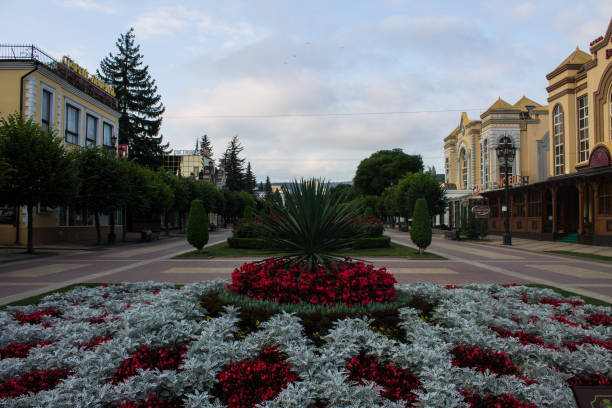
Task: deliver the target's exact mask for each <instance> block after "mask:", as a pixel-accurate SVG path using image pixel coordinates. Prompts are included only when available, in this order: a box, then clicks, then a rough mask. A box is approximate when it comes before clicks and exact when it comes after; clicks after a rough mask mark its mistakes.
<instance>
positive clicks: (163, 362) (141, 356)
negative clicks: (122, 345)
mask: <svg viewBox="0 0 612 408" xmlns="http://www.w3.org/2000/svg"><path fill="white" fill-rule="evenodd" d="M186 352H187V346H186V345H184V344H182V345H180V346H178V347H174V348H170V347H164V348H160V349H152V348H151V347H149V346H142V347H141V348H139V349H138V350H137V351H136V352H135V353H134V354H132V357H130V358H128V359H127V360H125V361H124V362H123V363H121V365H120V366H119V367H118V368H117V371H116V373H115V375H113V376H112V377H111V378H110V379H109V380H108V381H109V382H112V383H113V384H116V383H118V382H119V381H125V380H126V379H128V378H130V377H131V376H133V375H134V374H136V371H137V370H138V369H139V368H142V369H143V370H153V369H155V368H157V369H159V370H160V371H163V370H177V369H178V367H179V365H180V364H181V363H182V360H183V354H185V353H186Z"/></svg>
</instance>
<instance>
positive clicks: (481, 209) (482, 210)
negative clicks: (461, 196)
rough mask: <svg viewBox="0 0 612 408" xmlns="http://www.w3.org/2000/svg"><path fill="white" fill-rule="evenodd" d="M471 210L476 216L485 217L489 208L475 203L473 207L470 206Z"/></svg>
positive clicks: (489, 210)
mask: <svg viewBox="0 0 612 408" xmlns="http://www.w3.org/2000/svg"><path fill="white" fill-rule="evenodd" d="M472 212H473V213H474V214H475V215H476V217H478V218H487V216H488V215H489V213H490V212H491V209H490V208H489V207H488V206H486V205H475V206H474V207H472Z"/></svg>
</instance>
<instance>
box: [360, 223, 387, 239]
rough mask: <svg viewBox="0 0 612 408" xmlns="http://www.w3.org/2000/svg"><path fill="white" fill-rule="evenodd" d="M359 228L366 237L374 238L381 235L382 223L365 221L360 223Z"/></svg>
mask: <svg viewBox="0 0 612 408" xmlns="http://www.w3.org/2000/svg"><path fill="white" fill-rule="evenodd" d="M360 230H361V232H362V233H363V234H364V235H365V236H366V237H369V238H375V237H381V236H382V234H383V230H384V227H383V225H382V223H380V224H377V223H373V222H365V223H363V224H361V228H360Z"/></svg>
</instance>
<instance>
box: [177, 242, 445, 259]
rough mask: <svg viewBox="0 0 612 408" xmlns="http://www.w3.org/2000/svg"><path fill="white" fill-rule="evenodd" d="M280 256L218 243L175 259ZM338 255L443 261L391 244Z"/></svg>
mask: <svg viewBox="0 0 612 408" xmlns="http://www.w3.org/2000/svg"><path fill="white" fill-rule="evenodd" d="M278 255H282V253H277V252H272V251H269V250H263V249H240V248H230V247H229V246H228V245H227V242H220V243H218V244H216V245H212V246H210V247H206V248H204V249H203V250H202V252H200V253H198V251H190V252H186V253H184V254H181V255H178V256H176V257H175V258H204V259H210V258H217V257H219V258H222V257H243V256H244V257H252V256H256V257H272V256H278ZM340 255H343V256H350V257H355V258H360V257H377V256H405V257H408V258H414V259H445V258H443V257H441V256H439V255H436V254H432V253H429V252H425V253H424V254H423V255H419V251H418V250H417V249H414V248H411V247H409V246H406V245H401V244H397V243H395V242H391V245H390V247H389V248H370V249H348V250H345V251H341V252H340Z"/></svg>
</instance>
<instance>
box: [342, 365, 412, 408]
mask: <svg viewBox="0 0 612 408" xmlns="http://www.w3.org/2000/svg"><path fill="white" fill-rule="evenodd" d="M346 370H347V371H348V372H349V377H348V378H347V379H346V380H347V381H354V382H357V383H358V384H359V385H363V384H364V380H368V381H373V382H375V383H376V384H378V385H380V386H381V387H383V388H384V391H381V393H380V395H382V396H383V397H385V398H389V399H390V400H391V401H397V400H399V399H403V400H406V407H410V406H412V404H413V403H414V402H416V401H417V400H418V397H417V395H416V394H415V393H414V392H413V391H415V390H423V387H421V383H420V382H419V380H418V378H417V377H416V376H415V375H414V374H412V373H411V372H410V370H407V369H404V368H398V367H396V366H394V365H391V364H386V365H382V364H380V363H379V362H378V358H377V357H374V356H370V355H367V354H360V355H359V356H358V357H355V358H352V359H351V360H350V361H349V362H348V363H347V365H346Z"/></svg>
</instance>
